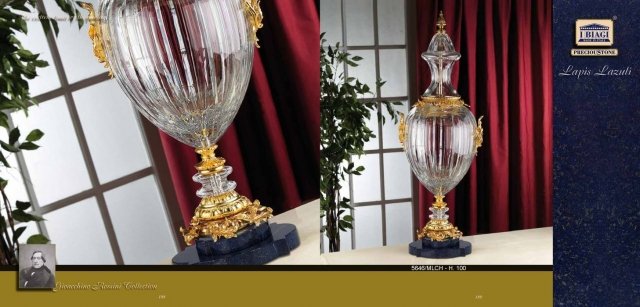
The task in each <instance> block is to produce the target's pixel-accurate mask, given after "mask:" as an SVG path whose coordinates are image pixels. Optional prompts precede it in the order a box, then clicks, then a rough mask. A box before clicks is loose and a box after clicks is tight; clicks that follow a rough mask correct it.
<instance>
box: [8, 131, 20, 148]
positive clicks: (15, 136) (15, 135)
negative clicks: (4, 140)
mask: <svg viewBox="0 0 640 307" xmlns="http://www.w3.org/2000/svg"><path fill="white" fill-rule="evenodd" d="M19 138H20V129H18V127H15V128H13V129H12V130H11V132H10V133H9V144H11V145H13V144H15V143H16V142H17V141H18V139H19Z"/></svg>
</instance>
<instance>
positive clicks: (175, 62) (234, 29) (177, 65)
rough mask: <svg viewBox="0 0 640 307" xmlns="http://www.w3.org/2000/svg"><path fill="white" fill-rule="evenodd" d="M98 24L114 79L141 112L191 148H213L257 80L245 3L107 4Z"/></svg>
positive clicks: (143, 0)
mask: <svg viewBox="0 0 640 307" xmlns="http://www.w3.org/2000/svg"><path fill="white" fill-rule="evenodd" d="M98 18H99V19H100V21H101V30H102V33H103V45H104V46H105V48H104V49H105V51H106V55H107V58H108V60H109V62H110V64H111V67H112V70H113V75H114V77H115V79H116V80H117V82H118V84H119V85H120V86H121V87H122V89H123V90H124V92H125V93H126V94H127V96H128V97H129V98H130V99H131V101H133V103H134V105H135V106H136V108H137V109H138V111H140V113H142V114H143V115H144V116H145V117H146V118H147V119H149V120H150V121H151V122H152V123H153V124H154V125H156V126H157V127H159V128H160V129H162V130H163V131H165V132H166V133H167V134H169V135H171V136H172V137H174V138H176V139H178V140H180V141H181V142H183V143H185V144H187V145H190V146H193V147H207V146H210V145H211V144H214V143H215V142H216V141H217V140H218V139H219V138H220V136H221V135H222V134H223V133H224V131H225V130H226V129H227V127H228V126H229V125H230V124H231V122H232V121H233V118H234V117H235V115H236V113H237V112H238V109H239V108H240V104H241V102H242V99H243V97H244V94H245V92H246V89H247V85H248V82H249V78H250V75H251V66H252V62H253V48H254V45H253V42H252V40H251V38H250V36H249V31H250V30H249V29H250V26H249V24H248V22H247V20H246V18H245V15H244V12H243V9H242V3H241V0H103V1H102V2H101V4H100V6H99V10H98Z"/></svg>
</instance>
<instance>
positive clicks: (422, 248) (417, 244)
mask: <svg viewBox="0 0 640 307" xmlns="http://www.w3.org/2000/svg"><path fill="white" fill-rule="evenodd" d="M409 254H411V255H414V256H416V257H422V258H436V259H445V258H455V257H464V256H466V255H469V254H471V243H469V242H467V241H462V240H459V239H454V240H446V241H432V240H431V239H427V238H425V239H422V240H417V241H413V242H412V243H410V244H409Z"/></svg>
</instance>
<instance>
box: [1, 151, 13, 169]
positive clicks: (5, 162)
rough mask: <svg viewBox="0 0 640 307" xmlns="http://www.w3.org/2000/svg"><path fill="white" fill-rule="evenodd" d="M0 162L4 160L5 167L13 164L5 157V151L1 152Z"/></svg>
mask: <svg viewBox="0 0 640 307" xmlns="http://www.w3.org/2000/svg"><path fill="white" fill-rule="evenodd" d="M0 162H2V165H4V166H5V167H11V165H9V162H8V161H7V158H5V156H4V153H2V152H0Z"/></svg>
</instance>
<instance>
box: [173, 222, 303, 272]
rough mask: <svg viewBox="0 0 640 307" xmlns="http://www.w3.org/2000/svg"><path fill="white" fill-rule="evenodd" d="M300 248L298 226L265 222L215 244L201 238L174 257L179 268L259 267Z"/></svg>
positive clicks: (174, 261)
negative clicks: (207, 266) (191, 266)
mask: <svg viewBox="0 0 640 307" xmlns="http://www.w3.org/2000/svg"><path fill="white" fill-rule="evenodd" d="M299 245H300V238H299V236H298V231H297V230H296V226H294V225H292V224H277V223H272V224H269V223H266V222H265V223H262V224H260V225H259V226H251V227H249V228H247V229H245V230H243V231H242V232H240V233H238V236H237V237H235V238H230V239H224V238H222V239H218V240H217V241H215V242H214V241H213V239H211V238H210V237H208V238H198V239H196V242H195V244H194V245H192V246H189V247H187V248H186V249H185V250H183V251H182V252H180V253H178V254H177V255H176V256H175V257H173V259H172V262H173V264H177V265H259V264H265V263H268V262H270V261H273V260H275V259H277V258H279V257H282V256H286V255H288V254H289V253H290V252H291V251H292V250H293V249H295V248H296V247H298V246H299Z"/></svg>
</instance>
